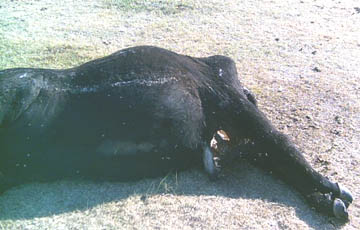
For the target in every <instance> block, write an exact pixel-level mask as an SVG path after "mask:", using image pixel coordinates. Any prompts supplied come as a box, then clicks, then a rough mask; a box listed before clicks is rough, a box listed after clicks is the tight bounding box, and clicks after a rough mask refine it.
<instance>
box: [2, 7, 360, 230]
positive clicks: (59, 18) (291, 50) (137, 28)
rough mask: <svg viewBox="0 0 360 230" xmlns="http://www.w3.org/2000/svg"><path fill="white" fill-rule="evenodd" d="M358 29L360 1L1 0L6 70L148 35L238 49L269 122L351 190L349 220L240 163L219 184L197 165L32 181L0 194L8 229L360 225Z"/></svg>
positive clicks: (60, 63) (163, 42)
mask: <svg viewBox="0 0 360 230" xmlns="http://www.w3.org/2000/svg"><path fill="white" fill-rule="evenodd" d="M239 2H241V3H239ZM359 28H360V3H359V2H358V1H357V0H337V1H333V0H322V1H316V0H289V1H272V0H245V1H220V0H207V1H200V0H173V1H170V0H162V1H160V0H152V1H141V0H137V1H131V0H123V1H120V0H94V1H80V0H79V1H73V0H62V1H58V0H26V1H25V0H18V1H16V0H2V1H1V2H0V69H3V68H11V67H26V66H27V67H29V66H32V67H47V68H64V67H70V66H74V65H76V64H79V63H82V62H84V61H87V60H90V59H94V58H97V57H101V56H104V55H106V54H110V53H111V52H114V51H116V50H118V49H121V48H125V47H129V46H135V45H142V44H147V45H157V46H161V47H164V48H168V49H171V50H173V51H176V52H179V53H184V54H188V55H193V56H208V55H213V54H223V55H227V56H230V57H232V58H233V59H234V60H235V61H236V63H237V67H238V72H239V75H240V77H241V80H242V81H243V83H244V85H246V86H247V87H248V88H250V89H251V90H252V91H254V92H255V93H256V95H257V98H258V100H259V104H260V107H261V108H262V110H263V111H264V112H265V113H266V114H267V115H268V117H269V118H270V119H271V120H272V121H273V123H274V124H275V125H276V126H277V127H278V128H279V129H280V130H281V131H283V132H285V133H287V134H288V135H289V136H290V137H291V138H292V140H294V141H295V143H297V145H298V146H299V147H300V148H301V149H303V150H304V151H305V152H306V158H307V159H308V160H309V161H310V162H311V164H312V165H313V166H314V167H315V168H316V169H317V170H319V171H320V172H322V173H324V174H326V175H327V176H328V177H329V178H331V179H332V180H334V181H339V182H341V183H342V184H344V185H346V186H347V187H348V188H349V189H350V190H351V191H352V192H353V195H354V197H355V201H354V204H353V205H352V206H351V208H350V210H349V212H350V216H351V220H350V222H349V223H347V224H345V225H343V226H342V225H341V224H340V223H338V222H336V221H335V220H334V219H331V218H327V217H324V216H321V215H318V214H317V213H316V212H314V211H312V210H311V209H309V207H308V206H307V205H306V204H305V203H304V201H303V200H302V198H301V197H300V196H299V195H298V194H297V193H295V192H294V191H293V190H291V189H289V188H288V187H287V186H286V185H284V184H282V183H281V182H280V181H277V180H274V179H272V178H271V177H270V176H269V175H265V174H263V173H262V172H260V171H258V170H257V169H254V168H253V167H251V166H249V165H247V164H246V163H245V162H240V163H239V166H238V167H237V168H235V169H232V170H230V171H229V172H228V177H227V178H226V179H224V180H222V181H219V182H216V183H211V182H209V181H208V180H207V178H206V176H205V175H204V174H203V173H202V172H199V171H197V170H193V171H189V172H183V173H179V174H175V175H174V174H171V175H169V176H168V177H165V178H158V179H152V180H144V181H139V182H133V183H101V184H94V183H87V182H80V181H62V182H57V183H51V184H30V185H24V186H21V187H19V188H15V189H12V190H10V191H8V192H7V193H5V194H4V195H3V196H1V197H0V229H338V228H342V229H360V201H359V198H360V179H359V178H360V153H359V149H360V80H359V73H358V68H359V63H360V32H359Z"/></svg>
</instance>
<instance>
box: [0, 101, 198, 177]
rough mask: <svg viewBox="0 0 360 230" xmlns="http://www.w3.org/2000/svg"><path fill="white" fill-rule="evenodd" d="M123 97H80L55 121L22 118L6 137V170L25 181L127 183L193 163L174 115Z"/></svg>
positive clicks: (0, 137)
mask: <svg viewBox="0 0 360 230" xmlns="http://www.w3.org/2000/svg"><path fill="white" fill-rule="evenodd" d="M118 99H120V100H118ZM118 99H115V98H112V97H111V95H110V96H107V95H104V96H101V95H100V96H99V95H97V96H96V97H88V96H78V97H77V98H71V100H70V101H69V102H68V103H66V104H65V106H64V107H63V108H62V109H61V112H59V113H58V114H56V115H55V117H54V118H50V119H44V120H41V119H33V116H32V115H31V114H25V115H24V116H22V117H20V119H18V120H17V121H16V122H15V123H14V124H12V126H11V127H9V128H7V129H6V130H3V131H2V133H0V146H1V147H0V148H1V151H3V153H1V161H0V169H1V172H2V173H3V174H5V175H8V176H10V177H13V178H16V179H17V180H20V181H27V180H52V179H58V178H64V177H74V176H80V177H89V178H101V179H109V180H111V179H114V180H127V179H134V178H142V177H147V176H157V175H160V174H163V173H165V172H167V171H169V170H171V169H172V168H181V167H183V166H184V165H191V162H187V159H188V155H189V154H192V151H193V150H191V149H188V148H187V147H186V146H184V145H183V144H182V143H180V142H179V141H178V140H177V135H175V134H174V133H173V130H171V123H172V120H171V117H166V118H165V117H159V116H157V115H156V114H154V113H153V112H152V111H153V108H152V106H154V105H152V104H151V103H149V101H141V100H136V98H132V99H131V100H121V99H124V98H120V97H119V98H118ZM29 112H34V110H29ZM195 158H196V157H195ZM195 161H196V159H194V160H193V162H195ZM189 163H190V164H189Z"/></svg>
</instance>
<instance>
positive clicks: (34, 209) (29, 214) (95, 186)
mask: <svg viewBox="0 0 360 230" xmlns="http://www.w3.org/2000/svg"><path fill="white" fill-rule="evenodd" d="M166 193H170V194H173V195H182V196H215V197H218V196H222V197H228V198H233V199H237V198H241V199H251V200H265V201H266V202H269V203H275V204H280V205H281V206H287V207H292V208H294V209H295V212H296V216H297V217H298V218H299V219H300V220H302V221H304V222H306V223H307V224H308V226H309V227H311V228H316V227H317V226H321V225H322V224H323V223H329V221H330V222H331V224H333V225H334V227H335V228H338V227H341V226H342V225H343V224H344V223H341V222H338V221H336V220H335V219H333V218H328V217H325V216H322V215H320V214H318V213H316V212H315V211H313V210H312V209H311V208H310V207H309V206H308V205H307V204H306V203H305V202H304V200H303V199H302V198H301V197H300V195H299V194H298V193H296V192H295V191H294V190H292V189H291V188H289V187H288V186H287V185H285V184H283V183H282V182H281V181H279V180H277V179H274V178H272V177H271V176H270V175H267V174H265V173H264V172H262V171H260V170H258V169H256V168H254V167H253V166H251V165H249V164H248V163H247V162H244V161H240V162H239V164H237V166H236V167H234V168H232V169H231V170H229V171H227V172H225V176H224V177H223V178H222V179H221V180H219V181H216V182H211V181H209V179H208V178H207V176H206V175H205V174H204V173H203V172H202V171H200V170H196V169H194V170H190V171H186V172H180V173H171V174H169V175H167V176H166V177H163V178H156V179H144V180H141V181H137V182H126V183H124V182H122V183H110V182H101V183H96V182H88V181H60V182H54V183H33V184H26V185H22V186H19V187H16V188H13V189H11V190H8V191H7V192H5V193H4V194H3V195H1V196H0V223H1V221H4V220H23V219H34V218H40V217H47V216H53V215H59V214H62V213H67V212H73V211H85V210H89V209H91V208H93V207H96V206H98V205H101V204H104V203H108V202H117V201H121V200H124V199H127V198H129V197H130V196H134V195H139V197H140V198H139V199H140V200H145V199H147V197H151V196H153V195H158V194H166Z"/></svg>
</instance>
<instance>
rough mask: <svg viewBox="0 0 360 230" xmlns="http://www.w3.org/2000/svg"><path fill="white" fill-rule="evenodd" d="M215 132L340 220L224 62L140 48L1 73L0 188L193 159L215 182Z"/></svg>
mask: <svg viewBox="0 0 360 230" xmlns="http://www.w3.org/2000/svg"><path fill="white" fill-rule="evenodd" d="M218 130H224V131H225V132H226V133H227V134H228V135H229V137H230V142H231V145H232V146H235V147H234V148H233V149H237V150H238V151H242V152H244V151H246V152H247V153H248V154H247V155H246V157H247V158H248V159H249V160H250V161H251V162H252V163H254V164H255V165H258V166H261V167H262V168H264V169H265V170H270V171H272V172H273V173H274V174H275V175H277V176H279V177H281V178H282V179H284V180H285V181H286V182H287V183H289V184H290V185H292V186H294V187H295V188H296V189H297V190H298V191H299V192H300V193H301V194H303V195H304V196H305V198H306V199H307V201H309V202H310V203H311V204H312V205H314V206H315V207H316V208H318V209H319V210H320V211H323V212H325V213H328V214H330V215H333V214H334V215H335V216H337V217H340V218H347V211H346V207H347V206H348V205H349V204H350V203H351V201H352V198H351V195H350V193H348V192H347V191H346V190H345V189H341V188H339V186H338V185H337V184H335V183H332V182H330V181H329V180H328V179H326V178H325V177H323V176H321V175H320V174H318V173H317V172H315V171H314V170H313V169H312V168H311V167H310V165H309V164H308V163H307V162H306V161H305V159H304V157H303V156H302V154H301V153H300V152H299V151H298V150H297V149H296V148H295V146H294V145H293V144H292V143H291V142H290V141H289V140H288V138H286V137H285V136H284V135H283V134H281V133H279V132H278V131H277V130H276V129H275V128H274V127H273V126H272V125H271V123H270V122H269V121H268V120H267V119H266V118H265V116H264V115H263V114H262V113H261V112H260V111H259V110H258V108H257V106H256V103H255V100H254V98H253V97H252V95H251V93H249V92H248V91H247V90H245V89H244V88H243V87H242V86H241V84H240V82H239V80H238V77H237V73H236V68H235V64H234V62H233V61H232V60H231V59H229V58H227V57H223V56H212V57H209V58H192V57H188V56H183V55H179V54H176V53H173V52H170V51H167V50H164V49H160V48H156V47H147V46H144V47H134V48H129V49H125V50H121V51H119V52H117V53H114V54H113V55H110V56H108V57H105V58H102V59H98V60H95V61H92V62H89V63H86V64H84V65H81V66H79V67H76V68H72V69H66V70H47V69H8V70H3V71H0V191H1V190H5V189H7V188H8V187H11V186H14V185H17V184H20V183H24V182H27V181H34V180H36V181H48V180H54V179H59V178H65V177H66V178H71V177H78V176H80V177H85V178H90V179H103V180H130V179H135V178H143V177H147V176H157V175H161V174H164V173H166V172H168V171H170V170H173V169H183V168H186V167H189V166H192V165H196V164H199V163H200V162H203V163H204V165H205V169H206V171H207V172H208V173H209V174H210V175H211V176H212V177H216V174H217V171H218V170H217V168H216V167H214V161H213V154H212V150H211V148H210V141H211V139H212V138H213V137H214V134H215V133H216V132H217V131H218Z"/></svg>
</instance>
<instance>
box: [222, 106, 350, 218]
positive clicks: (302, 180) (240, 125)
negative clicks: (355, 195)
mask: <svg viewBox="0 0 360 230" xmlns="http://www.w3.org/2000/svg"><path fill="white" fill-rule="evenodd" d="M226 110H227V111H226V112H227V113H228V114H229V115H228V117H230V118H232V119H231V120H230V122H232V123H233V124H232V125H229V127H230V130H229V131H230V138H231V137H232V136H237V137H239V136H240V137H244V138H246V139H249V143H251V145H253V146H254V147H253V148H252V149H251V148H249V149H251V151H250V153H249V154H247V158H248V159H249V160H250V161H251V162H252V163H253V164H255V165H256V166H259V167H261V168H263V169H265V170H266V171H269V172H271V173H273V174H274V175H276V176H277V177H279V178H281V179H283V180H284V181H285V182H286V183H288V184H289V185H291V186H293V187H294V188H295V189H296V190H297V191H299V192H300V193H301V194H302V195H303V196H304V197H305V199H306V200H307V201H308V203H309V204H310V205H311V206H313V207H315V208H316V209H318V210H319V211H321V212H324V213H327V214H328V215H334V216H336V217H338V218H344V219H347V217H348V213H347V207H348V206H349V204H350V203H351V202H352V196H351V194H350V192H349V191H348V190H347V189H345V188H343V187H342V186H339V184H337V183H333V182H331V181H330V180H328V179H327V178H325V177H324V176H322V175H321V174H319V173H318V172H316V171H315V170H314V169H313V168H312V167H311V166H310V165H309V163H308V162H307V161H306V159H305V158H304V156H303V155H302V153H301V152H300V151H299V150H298V149H297V148H296V147H295V145H294V144H293V143H291V141H290V140H289V139H288V138H287V137H286V136H285V135H284V134H282V133H280V132H279V131H277V130H276V129H275V128H274V127H273V126H272V125H271V123H270V121H269V120H267V119H266V117H265V116H264V115H263V114H262V113H261V112H260V111H259V110H258V109H257V108H256V106H254V104H253V103H251V102H249V101H248V100H238V102H237V103H234V104H232V105H231V106H229V107H228V108H226Z"/></svg>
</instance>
